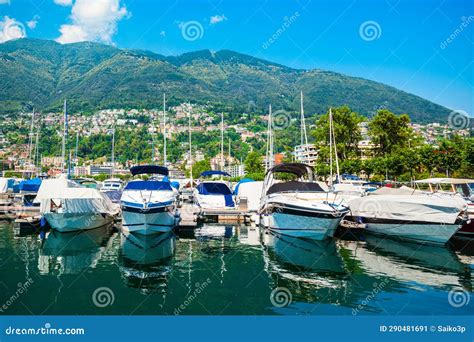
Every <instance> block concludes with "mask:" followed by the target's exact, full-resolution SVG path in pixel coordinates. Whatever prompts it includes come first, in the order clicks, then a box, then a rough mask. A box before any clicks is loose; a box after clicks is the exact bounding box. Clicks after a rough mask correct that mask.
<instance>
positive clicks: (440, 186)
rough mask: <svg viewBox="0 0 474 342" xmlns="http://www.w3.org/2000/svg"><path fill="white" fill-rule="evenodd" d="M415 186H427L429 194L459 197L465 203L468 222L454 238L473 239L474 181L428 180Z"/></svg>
mask: <svg viewBox="0 0 474 342" xmlns="http://www.w3.org/2000/svg"><path fill="white" fill-rule="evenodd" d="M414 183H415V184H416V185H418V186H419V185H420V184H427V185H428V186H429V190H430V192H436V193H439V194H446V195H448V196H460V197H463V198H464V199H465V200H466V202H467V213H468V217H469V219H468V221H467V222H466V223H465V224H464V225H463V226H462V227H461V229H459V230H458V231H457V232H456V234H455V236H456V237H459V238H467V239H474V190H473V188H474V179H462V178H428V179H422V180H418V181H415V182H414Z"/></svg>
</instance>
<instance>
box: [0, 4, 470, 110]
mask: <svg viewBox="0 0 474 342" xmlns="http://www.w3.org/2000/svg"><path fill="white" fill-rule="evenodd" d="M21 37H33V38H41V39H51V40H56V41H58V42H60V43H62V44H68V43H73V42H78V41H86V40H90V41H97V42H102V43H105V44H111V45H114V46H117V47H120V48H127V49H144V50H151V51H154V52H157V53H161V54H164V55H177V54H181V53H185V52H190V51H196V50H202V49H210V50H213V51H218V50H222V49H228V50H234V51H237V52H241V53H245V54H249V55H252V56H255V57H259V58H263V59H266V60H269V61H273V62H277V63H280V64H283V65H286V66H290V67H294V68H302V69H323V70H331V71H336V72H341V73H344V74H347V75H351V76H358V77H363V78H367V79H370V80H374V81H378V82H382V83H385V84H388V85H391V86H394V87H396V88H399V89H401V90H404V91H406V92H409V93H413V94H416V95H418V96H421V97H423V98H426V99H429V100H431V101H433V102H435V103H439V104H441V105H444V106H446V107H448V108H450V109H452V110H456V111H464V112H466V113H468V114H469V115H471V116H473V115H474V1H472V0H332V1H330V0H291V1H290V0H273V1H270V0H267V1H263V0H240V1H237V0H233V1H229V0H220V1H214V0H194V1H192V0H171V1H167V0H155V1H152V0H0V43H1V42H4V41H7V40H9V39H14V38H21Z"/></svg>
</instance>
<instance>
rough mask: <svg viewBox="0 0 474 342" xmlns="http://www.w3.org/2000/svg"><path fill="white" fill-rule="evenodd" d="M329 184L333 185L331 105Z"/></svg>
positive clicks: (330, 112) (330, 115)
mask: <svg viewBox="0 0 474 342" xmlns="http://www.w3.org/2000/svg"><path fill="white" fill-rule="evenodd" d="M329 185H330V186H332V110H331V107H329Z"/></svg>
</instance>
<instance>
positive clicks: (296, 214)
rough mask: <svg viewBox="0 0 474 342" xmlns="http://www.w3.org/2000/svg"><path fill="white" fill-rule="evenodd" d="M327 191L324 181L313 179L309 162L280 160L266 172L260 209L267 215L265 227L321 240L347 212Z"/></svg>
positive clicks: (260, 211)
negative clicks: (280, 161) (307, 163)
mask: <svg viewBox="0 0 474 342" xmlns="http://www.w3.org/2000/svg"><path fill="white" fill-rule="evenodd" d="M280 176H281V177H280ZM289 177H292V178H293V179H291V180H288V178H289ZM329 194H330V193H329V189H328V188H327V186H326V184H324V183H322V182H316V181H315V180H314V172H313V168H312V167H311V166H309V165H306V164H302V163H284V164H279V165H276V166H274V167H273V168H271V169H270V170H269V171H268V172H267V173H266V175H265V180H264V182H263V192H262V199H261V202H260V209H259V213H260V215H261V216H262V215H263V216H267V217H268V229H270V230H272V231H275V232H277V233H280V234H283V235H289V236H293V237H299V238H308V239H313V240H324V239H326V238H330V237H333V236H334V232H335V230H336V228H337V226H338V225H339V222H340V221H341V220H342V219H343V217H344V216H345V215H346V214H347V213H348V212H349V209H348V208H347V207H346V206H344V205H341V204H338V203H336V202H333V201H330V200H329V197H328V196H329ZM261 221H262V220H261Z"/></svg>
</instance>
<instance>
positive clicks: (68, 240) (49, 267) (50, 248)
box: [38, 225, 113, 275]
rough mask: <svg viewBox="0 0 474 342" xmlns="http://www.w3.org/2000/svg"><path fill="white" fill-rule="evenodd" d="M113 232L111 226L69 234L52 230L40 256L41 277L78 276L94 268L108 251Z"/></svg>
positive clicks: (46, 238) (44, 242) (47, 236)
mask: <svg viewBox="0 0 474 342" xmlns="http://www.w3.org/2000/svg"><path fill="white" fill-rule="evenodd" d="M112 232H113V226H112V225H109V226H105V227H101V228H96V229H91V230H84V231H78V232H71V233H61V232H58V231H55V230H54V229H53V230H51V231H50V232H49V233H47V235H46V237H45V240H44V241H43V245H42V247H41V249H40V252H39V257H38V269H39V271H40V273H41V274H57V275H62V274H78V273H80V272H82V271H83V270H85V269H87V268H95V267H96V265H97V263H98V261H99V260H100V259H101V257H102V255H103V253H104V251H105V250H106V249H107V247H108V244H109V241H110V237H111V236H112Z"/></svg>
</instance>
